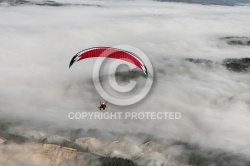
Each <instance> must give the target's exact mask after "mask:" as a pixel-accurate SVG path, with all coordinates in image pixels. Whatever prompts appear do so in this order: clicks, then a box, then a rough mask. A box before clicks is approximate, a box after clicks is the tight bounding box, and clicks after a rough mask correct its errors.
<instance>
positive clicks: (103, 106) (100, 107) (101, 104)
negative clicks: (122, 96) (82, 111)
mask: <svg viewBox="0 0 250 166" xmlns="http://www.w3.org/2000/svg"><path fill="white" fill-rule="evenodd" d="M106 107H107V102H105V103H104V102H103V103H102V102H101V101H100V106H99V107H98V108H99V110H101V109H102V110H105V109H106Z"/></svg>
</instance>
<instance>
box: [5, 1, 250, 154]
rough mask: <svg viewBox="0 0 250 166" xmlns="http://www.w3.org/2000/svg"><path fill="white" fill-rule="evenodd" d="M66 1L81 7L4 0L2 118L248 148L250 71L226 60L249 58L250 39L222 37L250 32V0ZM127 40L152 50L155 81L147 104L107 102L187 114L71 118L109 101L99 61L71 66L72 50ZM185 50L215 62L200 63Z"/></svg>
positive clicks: (49, 126) (45, 127) (36, 125)
mask: <svg viewBox="0 0 250 166" xmlns="http://www.w3.org/2000/svg"><path fill="white" fill-rule="evenodd" d="M32 2H33V1H32ZM34 2H36V1H34ZM58 2H63V3H69V4H70V3H73V4H75V5H68V6H62V7H52V6H37V5H30V4H22V5H17V6H11V5H9V4H8V3H7V2H2V3H0V36H1V37H0V72H1V77H0V94H1V98H0V115H1V118H5V119H8V118H15V119H21V121H23V123H25V124H27V126H29V127H30V128H33V129H40V130H43V131H48V132H49V130H50V129H52V128H58V129H64V130H67V129H77V128H83V129H86V130H87V129H100V130H110V131H115V132H125V133H126V132H129V133H138V132H140V133H147V134H151V135H155V136H158V137H160V138H166V139H174V140H181V141H183V142H189V143H196V144H199V145H200V146H202V147H207V148H219V149H223V150H226V151H233V152H235V153H243V154H245V155H249V154H250V150H249V148H248V147H249V146H248V145H249V141H250V128H249V126H250V121H249V116H250V112H249V111H250V87H249V84H250V75H249V73H236V72H232V71H228V70H227V69H226V68H225V67H223V66H221V65H220V62H221V61H222V60H223V59H226V58H244V57H249V53H250V48H249V47H247V46H231V45H228V44H227V43H226V42H225V41H223V40H220V38H222V37H227V36H239V37H244V36H246V37H249V36H250V29H249V26H250V22H249V15H250V7H249V6H248V5H246V6H245V5H242V6H213V5H211V6H210V5H206V6H204V5H201V4H185V3H169V2H159V1H148V0H138V1H125V0H121V1H114V0H109V1H108V0H104V1H101V0H100V1H96V0H94V1H74V2H73V1H66V0H64V1H58ZM79 4H87V5H86V6H80V5H79ZM96 5H97V6H96ZM121 44H127V45H131V46H134V47H137V48H139V49H140V50H142V51H143V52H144V53H145V54H146V55H147V56H148V57H149V58H150V60H151V62H152V64H153V67H154V71H155V80H154V84H153V88H152V90H151V92H150V93H149V95H148V96H147V97H146V98H145V99H144V100H142V101H141V102H140V103H138V104H135V105H133V106H128V107H119V106H115V105H109V107H108V111H110V112H115V111H137V112H139V111H156V112H160V111H169V112H170V111H172V112H180V113H182V118H181V119H180V120H69V119H68V113H69V112H72V111H73V112H77V111H80V112H82V111H89V112H93V111H97V110H96V104H97V103H99V100H100V99H101V97H100V96H99V95H98V93H97V92H96V90H95V88H94V86H93V83H92V67H93V64H94V60H91V59H88V60H86V61H81V62H79V63H78V64H76V65H75V66H74V67H72V68H71V69H70V70H69V68H68V64H69V62H70V60H71V58H72V57H73V56H74V55H75V54H76V53H77V52H79V51H80V50H83V49H85V48H89V47H94V46H111V47H112V46H116V45H121ZM184 58H201V59H210V60H213V61H214V62H215V63H212V64H211V65H206V64H194V63H190V62H187V61H184V60H183V59H184ZM216 62H218V63H216ZM137 139H138V140H139V142H140V137H139V138H137ZM141 141H143V140H141Z"/></svg>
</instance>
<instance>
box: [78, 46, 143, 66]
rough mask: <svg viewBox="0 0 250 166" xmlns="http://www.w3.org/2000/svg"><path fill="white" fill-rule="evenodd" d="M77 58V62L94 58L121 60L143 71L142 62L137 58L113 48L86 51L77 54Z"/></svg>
mask: <svg viewBox="0 0 250 166" xmlns="http://www.w3.org/2000/svg"><path fill="white" fill-rule="evenodd" d="M77 57H78V58H77V59H78V60H77V61H80V60H82V59H86V58H94V57H106V58H114V59H121V60H124V61H127V62H129V63H132V64H134V65H135V66H137V67H138V68H140V69H141V70H143V68H142V66H143V64H142V62H140V61H139V60H138V58H136V57H135V56H134V55H132V54H131V53H129V52H126V51H123V50H119V49H115V48H109V47H98V48H92V49H87V50H84V51H81V52H80V53H78V56H77Z"/></svg>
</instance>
